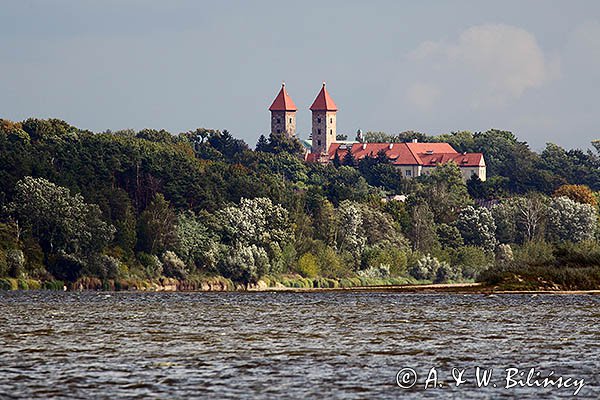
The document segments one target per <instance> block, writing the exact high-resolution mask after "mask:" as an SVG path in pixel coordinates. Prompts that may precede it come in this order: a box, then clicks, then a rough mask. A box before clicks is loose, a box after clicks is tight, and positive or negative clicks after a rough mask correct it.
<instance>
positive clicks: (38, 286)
mask: <svg viewBox="0 0 600 400" xmlns="http://www.w3.org/2000/svg"><path fill="white" fill-rule="evenodd" d="M428 283H431V282H430V281H417V280H416V279H413V278H388V279H379V278H366V277H355V278H341V279H332V278H314V279H310V278H303V277H301V276H300V275H285V276H266V277H264V278H262V279H261V280H259V281H258V282H256V283H251V284H247V285H244V284H240V283H234V282H233V281H231V280H230V279H226V278H223V277H222V276H210V277H206V276H204V277H203V276H197V277H190V278H188V279H185V280H177V279H174V278H164V277H162V278H159V279H152V280H150V279H122V280H112V279H111V280H104V281H103V280H101V279H98V278H94V277H82V278H79V279H78V280H76V281H75V282H63V281H58V280H52V281H40V280H35V279H14V278H0V290H69V291H77V290H110V291H150V292H152V291H235V290H238V291H244V290H269V289H273V290H284V289H286V288H293V289H336V288H353V287H370V286H373V287H381V286H398V285H415V284H428Z"/></svg>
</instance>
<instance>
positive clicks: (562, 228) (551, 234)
mask: <svg viewBox="0 0 600 400" xmlns="http://www.w3.org/2000/svg"><path fill="white" fill-rule="evenodd" d="M547 213H548V216H547V218H548V220H547V232H546V233H547V236H548V239H549V240H551V241H572V242H581V241H584V240H590V239H593V238H594V234H595V232H596V227H597V223H598V219H597V216H596V210H595V209H594V207H593V206H591V205H589V204H582V203H578V202H576V201H573V200H571V199H569V198H567V197H556V198H553V199H552V200H551V203H550V207H549V208H548V212H547Z"/></svg>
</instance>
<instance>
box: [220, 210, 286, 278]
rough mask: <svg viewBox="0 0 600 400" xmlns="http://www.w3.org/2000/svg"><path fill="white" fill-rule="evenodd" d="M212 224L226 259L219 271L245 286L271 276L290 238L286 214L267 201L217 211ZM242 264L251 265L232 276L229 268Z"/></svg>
mask: <svg viewBox="0 0 600 400" xmlns="http://www.w3.org/2000/svg"><path fill="white" fill-rule="evenodd" d="M216 221H217V227H216V230H217V233H218V235H219V236H220V239H221V243H223V246H222V257H225V258H226V259H225V260H224V261H223V262H221V263H220V267H219V268H221V269H222V270H225V271H226V272H227V273H228V274H230V275H231V279H234V280H235V279H242V280H245V281H246V282H247V281H248V280H255V279H256V278H257V277H260V276H262V275H264V274H267V273H269V272H271V268H272V267H275V266H277V265H279V264H280V263H281V260H282V258H283V249H284V247H285V245H286V244H287V243H289V242H291V240H292V238H293V232H292V227H291V225H290V222H289V213H288V211H287V210H286V209H284V208H283V207H282V206H280V205H279V204H273V202H272V201H271V200H270V199H268V198H256V199H241V201H240V204H239V205H233V206H230V207H226V208H224V209H222V210H220V211H218V212H217V213H216ZM226 254H230V256H225V255H226ZM263 256H266V259H265V257H263ZM243 262H248V263H251V264H249V265H247V266H246V267H244V268H243V269H242V272H241V273H240V274H236V273H233V272H232V268H234V267H235V266H236V265H237V266H239V265H240V263H243Z"/></svg>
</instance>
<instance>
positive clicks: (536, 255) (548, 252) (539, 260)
mask: <svg viewBox="0 0 600 400" xmlns="http://www.w3.org/2000/svg"><path fill="white" fill-rule="evenodd" d="M514 257H515V263H516V264H517V265H520V264H524V265H528V266H548V265H552V264H554V262H555V261H556V258H555V257H554V254H553V252H552V245H551V244H549V243H547V242H545V241H543V240H537V241H531V242H527V243H525V244H523V245H522V246H520V247H517V248H516V249H515V251H514Z"/></svg>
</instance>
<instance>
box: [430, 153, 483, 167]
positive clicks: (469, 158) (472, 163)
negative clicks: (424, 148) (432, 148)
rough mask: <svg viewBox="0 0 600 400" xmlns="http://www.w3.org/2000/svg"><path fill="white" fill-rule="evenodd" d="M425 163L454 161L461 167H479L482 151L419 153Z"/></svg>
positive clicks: (433, 164) (433, 163)
mask: <svg viewBox="0 0 600 400" xmlns="http://www.w3.org/2000/svg"><path fill="white" fill-rule="evenodd" d="M419 157H420V158H421V161H422V162H423V165H424V166H425V165H430V166H436V165H437V164H445V163H447V162H450V161H454V162H455V163H456V165H458V166H459V167H478V166H480V165H483V164H482V161H483V154H482V153H456V152H454V153H434V154H422V153H421V154H419Z"/></svg>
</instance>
